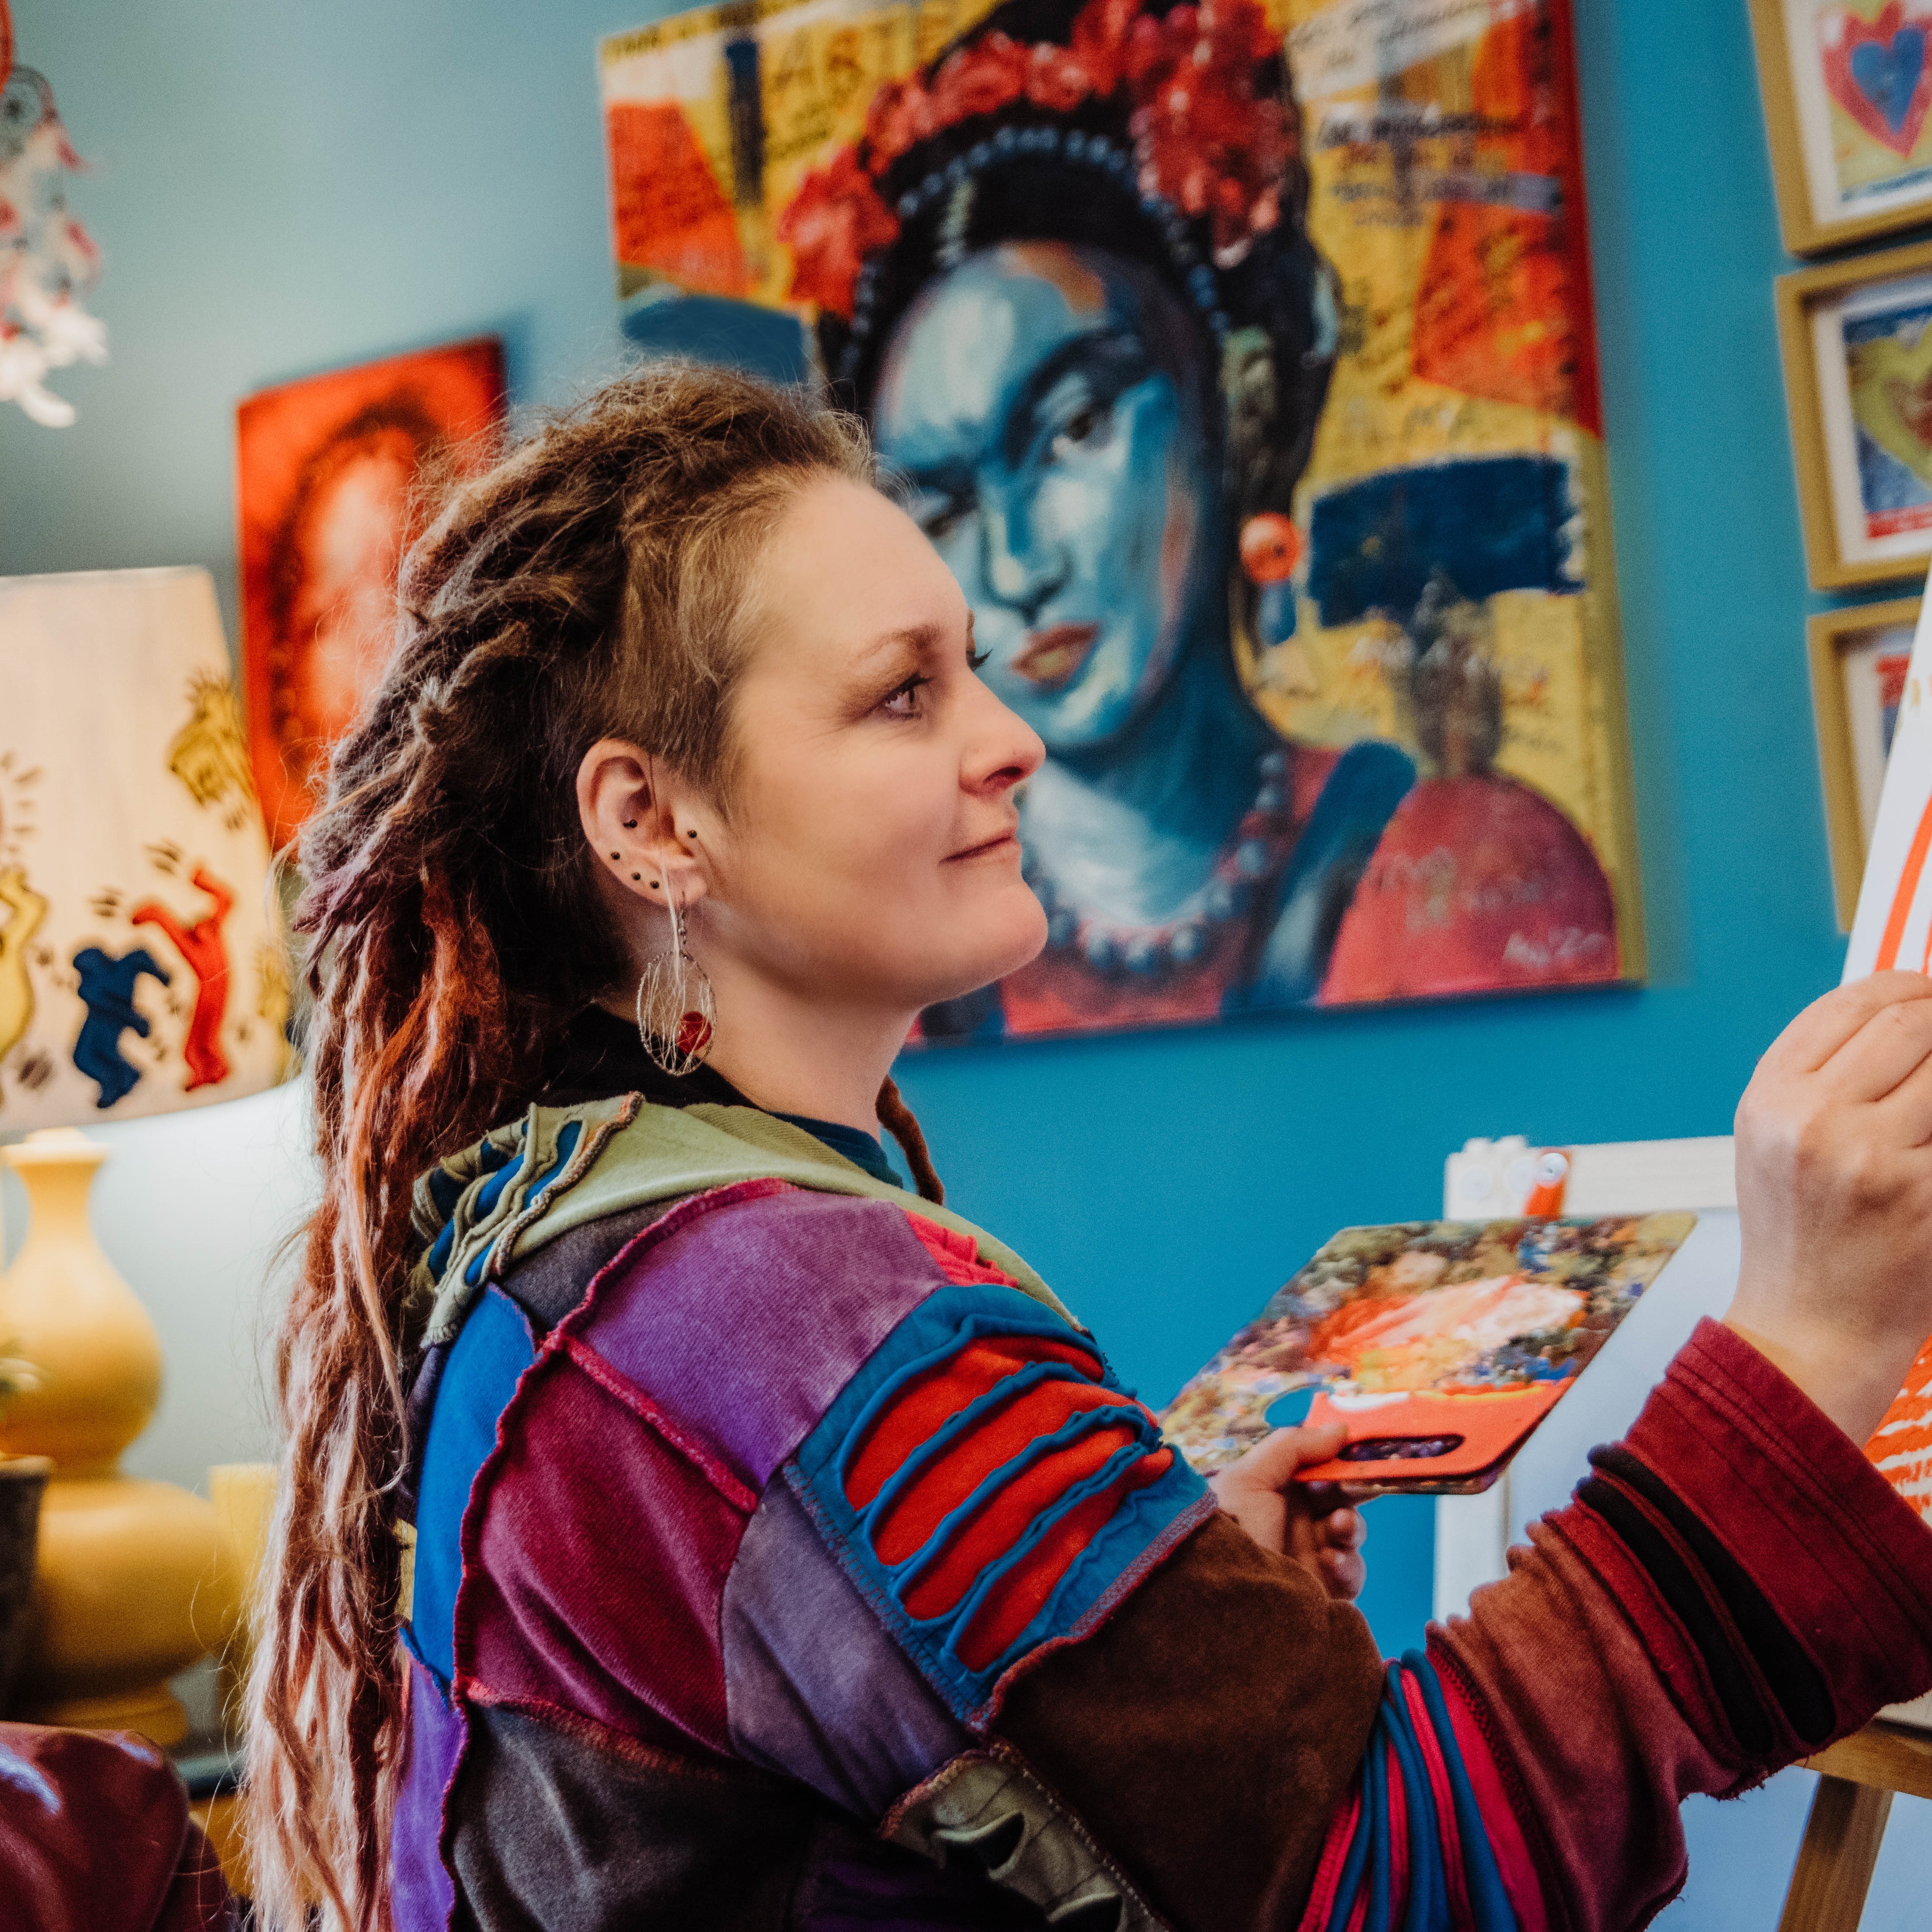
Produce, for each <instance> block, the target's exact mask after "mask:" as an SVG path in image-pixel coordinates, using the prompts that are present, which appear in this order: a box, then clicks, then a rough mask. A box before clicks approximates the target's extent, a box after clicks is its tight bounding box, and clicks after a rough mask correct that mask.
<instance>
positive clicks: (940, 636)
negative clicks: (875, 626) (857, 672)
mask: <svg viewBox="0 0 1932 1932" xmlns="http://www.w3.org/2000/svg"><path fill="white" fill-rule="evenodd" d="M945 641H946V633H945V631H944V628H942V627H941V625H938V624H907V625H902V626H901V628H898V629H897V630H892V631H883V632H882V633H881V634H880V635H879V636H877V637H874V639H873V640H871V643H868V644H867V645H865V646H864V647H863V649H861V650H860V652H859V664H861V665H869V664H871V662H872V661H873V660H874V658H882V657H884V656H885V655H887V653H888V652H894V651H909V652H911V653H912V654H913V656H915V657H924V656H925V655H926V654H927V653H928V652H931V651H935V650H937V649H938V648H939V647H940V646H941V645H942V644H943V643H944V642H945Z"/></svg>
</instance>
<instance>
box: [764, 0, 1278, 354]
mask: <svg viewBox="0 0 1932 1932" xmlns="http://www.w3.org/2000/svg"><path fill="white" fill-rule="evenodd" d="M1280 46H1281V43H1280V39H1279V38H1278V37H1277V36H1276V34H1274V31H1272V30H1271V28H1270V27H1269V26H1268V21H1267V19H1266V17H1265V16H1264V15H1263V13H1262V10H1261V8H1260V7H1259V6H1258V5H1256V4H1255V0H1208V4H1206V5H1202V6H1200V7H1194V6H1180V7H1175V8H1173V9H1172V10H1171V11H1170V12H1169V13H1167V14H1166V16H1165V17H1163V18H1159V19H1157V18H1156V17H1154V16H1153V15H1152V14H1149V13H1142V12H1141V11H1140V10H1139V5H1138V4H1137V0H1088V4H1087V5H1085V7H1082V9H1081V10H1080V12H1079V14H1078V15H1077V16H1076V17H1075V20H1074V23H1073V35H1072V38H1071V40H1070V43H1069V44H1068V45H1067V46H1061V45H1060V43H1058V42H1057V41H1053V40H1040V41H1036V42H1034V43H1031V44H1029V45H1022V43H1020V42H1019V41H1017V40H1013V39H1012V38H1010V37H1009V36H1007V34H1003V33H998V32H995V33H991V34H987V35H986V36H985V37H983V39H981V40H977V41H975V42H974V43H973V44H972V45H971V46H966V47H962V48H960V49H958V50H957V51H956V52H953V53H952V54H950V55H948V56H947V58H946V59H945V60H944V62H941V65H940V66H939V68H938V69H937V71H935V72H934V73H933V74H932V76H931V77H930V80H928V79H927V78H926V77H923V76H921V75H919V74H914V75H913V76H911V77H910V78H908V79H907V80H901V81H896V82H894V83H892V84H891V85H889V86H886V87H883V88H882V89H880V91H879V92H878V94H877V96H876V97H875V98H874V100H873V102H872V106H871V112H870V113H868V115H867V116H866V120H865V138H864V140H863V142H862V143H861V145H859V147H858V148H853V147H851V146H850V145H847V146H844V147H841V148H838V149H836V150H835V151H834V152H833V153H832V155H831V156H830V157H829V159H828V160H826V162H825V163H824V164H823V166H820V167H818V168H816V169H814V170H813V171H812V172H811V174H809V175H807V176H806V178H805V181H804V184H803V185H802V187H800V188H799V191H798V193H797V194H796V196H794V197H793V200H792V202H791V203H790V205H789V206H788V207H787V208H786V210H785V211H784V214H783V215H782V216H781V217H780V218H779V222H778V237H779V239H780V240H781V241H783V242H786V243H787V244H788V245H790V248H791V250H792V257H793V275H792V287H791V293H792V294H793V296H794V297H796V298H797V299H799V300H802V301H805V302H814V303H816V304H817V305H818V306H819V307H820V308H824V309H829V310H831V311H832V312H833V313H834V314H838V315H842V316H845V317H850V314H851V313H852V298H853V289H854V287H855V286H856V283H857V281H858V276H859V268H860V266H862V263H863V261H864V260H865V256H866V255H867V254H869V253H870V252H871V251H872V250H874V249H875V248H883V247H884V246H885V245H886V243H888V242H891V241H893V240H895V239H896V238H897V236H898V221H897V220H896V219H895V217H894V216H893V214H892V211H891V210H890V209H889V208H887V207H886V205H885V203H884V202H883V200H881V199H880V196H879V194H878V191H877V187H875V186H874V183H875V182H876V181H877V178H878V177H879V176H880V175H883V173H884V172H886V169H888V168H889V167H890V166H892V163H894V162H895V161H896V160H898V159H899V158H900V157H901V155H903V154H907V152H909V151H910V150H911V149H912V148H914V147H916V145H918V144H919V142H922V141H924V140H926V139H929V138H930V137H931V136H932V135H934V134H936V133H941V132H943V131H944V130H945V129H947V128H949V127H957V126H959V124H962V122H964V121H971V120H977V119H979V118H982V117H983V116H985V115H992V114H997V113H999V112H1000V110H1001V109H1003V108H1005V107H1010V106H1012V105H1013V104H1014V103H1015V102H1016V101H1021V100H1025V101H1027V102H1028V103H1030V104H1031V105H1033V106H1034V107H1038V108H1040V109H1042V110H1044V111H1045V112H1046V113H1049V114H1055V115H1066V114H1071V113H1073V112H1074V111H1075V110H1076V109H1078V108H1079V107H1080V106H1081V105H1082V104H1083V103H1084V102H1085V101H1089V100H1094V101H1105V100H1107V99H1109V98H1111V97H1112V95H1114V94H1115V92H1116V91H1117V90H1118V89H1119V88H1120V87H1121V85H1122V84H1123V83H1125V84H1126V85H1127V87H1128V89H1129V90H1130V102H1131V109H1130V118H1129V121H1128V128H1129V131H1130V133H1131V135H1132V136H1133V142H1134V151H1135V154H1136V159H1137V160H1139V163H1140V180H1141V185H1142V188H1143V189H1145V190H1148V191H1149V192H1151V193H1157V194H1160V195H1161V196H1163V197H1164V198H1165V199H1167V200H1168V201H1170V202H1172V203H1173V204H1174V205H1175V206H1176V207H1177V208H1180V209H1181V211H1183V212H1184V214H1188V215H1190V216H1193V217H1207V218H1208V219H1209V220H1210V221H1211V224H1212V233H1213V238H1214V254H1215V258H1216V260H1217V261H1219V262H1220V263H1221V264H1222V265H1223V266H1231V265H1232V263H1235V262H1237V261H1238V260H1240V259H1241V256H1242V255H1243V254H1244V253H1245V252H1246V251H1247V248H1248V245H1249V244H1250V242H1253V239H1254V238H1255V237H1256V236H1257V235H1259V234H1262V233H1265V232H1266V231H1267V230H1268V229H1270V228H1272V227H1273V226H1274V224H1275V223H1276V222H1277V220H1279V219H1280V212H1281V201H1280V193H1281V178H1282V175H1283V171H1284V169H1286V166H1287V164H1288V163H1289V160H1291V159H1292V157H1293V153H1294V148H1293V145H1292V137H1291V135H1290V132H1289V124H1288V121H1287V117H1286V115H1285V114H1284V113H1283V110H1282V106H1281V103H1280V101H1278V100H1276V99H1273V98H1261V97H1259V96H1257V95H1256V91H1255V84H1254V70H1255V67H1256V64H1257V63H1258V62H1261V61H1264V60H1265V59H1267V58H1269V57H1270V56H1271V55H1274V54H1275V53H1277V52H1279V51H1280Z"/></svg>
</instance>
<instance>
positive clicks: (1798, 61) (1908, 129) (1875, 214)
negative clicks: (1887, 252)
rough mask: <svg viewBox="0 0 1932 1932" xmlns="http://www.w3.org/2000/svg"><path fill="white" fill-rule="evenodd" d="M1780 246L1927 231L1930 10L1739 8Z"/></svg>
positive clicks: (1802, 5) (1797, 4) (1931, 164)
mask: <svg viewBox="0 0 1932 1932" xmlns="http://www.w3.org/2000/svg"><path fill="white" fill-rule="evenodd" d="M1751 31H1752V34H1753V36H1754V38H1755V39H1756V40H1757V64H1758V78H1759V81H1760V85H1761V86H1762V88H1763V94H1764V118H1765V127H1766V132H1767V133H1769V136H1770V139H1771V161H1772V178H1773V180H1774V181H1775V184H1776V186H1777V190H1778V222H1779V225H1780V226H1781V228H1782V229H1783V230H1784V245H1785V247H1786V248H1788V249H1790V251H1791V252H1792V254H1794V255H1815V254H1819V253H1820V252H1821V251H1823V250H1826V249H1828V248H1843V247H1844V246H1845V245H1846V244H1847V243H1849V242H1865V241H1869V240H1870V239H1872V238H1873V237H1874V236H1879V235H1889V234H1891V233H1895V232H1896V231H1897V230H1898V229H1903V228H1912V227H1915V226H1919V225H1921V224H1922V223H1925V222H1927V221H1932V126H1928V125H1927V121H1926V115H1927V109H1928V108H1932V0H1751Z"/></svg>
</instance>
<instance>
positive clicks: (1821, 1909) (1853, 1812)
mask: <svg viewBox="0 0 1932 1932" xmlns="http://www.w3.org/2000/svg"><path fill="white" fill-rule="evenodd" d="M1890 1815H1891V1793H1890V1792H1889V1791H1880V1790H1877V1789H1876V1788H1875V1787H1873V1786H1871V1785H1869V1784H1852V1783H1850V1782H1849V1781H1848V1780H1846V1779H1845V1778H1832V1777H1829V1776H1826V1777H1821V1778H1820V1779H1819V1781H1818V1790H1817V1796H1815V1797H1814V1798H1813V1799H1812V1800H1811V1817H1809V1818H1808V1819H1807V1820H1806V1821H1805V1842H1804V1843H1802V1845H1800V1846H1799V1848H1798V1863H1797V1865H1796V1868H1795V1869H1794V1870H1793V1872H1792V1874H1791V1889H1790V1891H1787V1893H1786V1894H1784V1915H1783V1916H1782V1917H1781V1918H1780V1919H1779V1920H1778V1932H1858V1916H1859V1915H1860V1913H1861V1912H1863V1911H1864V1909H1865V1893H1866V1891H1867V1890H1868V1889H1869V1888H1870V1885H1871V1876H1872V1867H1873V1866H1874V1865H1876V1864H1877V1863H1878V1848H1879V1841H1880V1840H1881V1839H1882V1838H1883V1837H1884V1836H1885V1820H1886V1819H1887V1817H1889V1816H1890Z"/></svg>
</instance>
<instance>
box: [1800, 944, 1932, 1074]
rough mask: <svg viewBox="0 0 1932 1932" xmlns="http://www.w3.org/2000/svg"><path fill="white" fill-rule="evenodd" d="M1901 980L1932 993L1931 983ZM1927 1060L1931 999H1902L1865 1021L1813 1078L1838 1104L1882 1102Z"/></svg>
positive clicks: (1908, 976) (1930, 1050)
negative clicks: (1820, 1081)
mask: <svg viewBox="0 0 1932 1932" xmlns="http://www.w3.org/2000/svg"><path fill="white" fill-rule="evenodd" d="M1897 977H1900V979H1909V980H1918V975H1917V974H1899V975H1898V976H1897ZM1918 983H1919V984H1920V985H1921V986H1926V987H1927V988H1928V989H1932V980H1918ZM1928 1055H1932V998H1925V997H1922V996H1917V995H1914V996H1909V997H1901V998H1898V999H1897V1000H1894V1001H1888V1003H1887V1004H1885V1005H1884V1006H1882V1007H1878V1008H1876V1010H1873V1012H1872V1013H1870V1014H1868V1015H1867V1017H1866V1019H1865V1022H1864V1025H1862V1026H1861V1027H1860V1028H1858V1031H1857V1032H1856V1033H1855V1034H1852V1037H1851V1038H1850V1039H1849V1040H1846V1042H1845V1043H1844V1044H1843V1046H1841V1047H1840V1048H1839V1049H1838V1051H1837V1052H1835V1054H1833V1055H1832V1057H1831V1058H1830V1059H1829V1061H1826V1063H1825V1064H1824V1065H1823V1067H1820V1069H1819V1070H1818V1076H1819V1077H1820V1079H1823V1080H1824V1081H1826V1082H1827V1083H1828V1084H1829V1086H1830V1088H1831V1090H1832V1092H1833V1093H1834V1094H1836V1095H1838V1096H1839V1097H1841V1098H1843V1099H1844V1100H1851V1101H1859V1100H1867V1101H1870V1100H1883V1099H1884V1098H1885V1096H1886V1095H1887V1094H1890V1093H1891V1092H1892V1091H1894V1089H1895V1088H1897V1086H1898V1085H1899V1084H1900V1082H1901V1081H1903V1080H1906V1079H1909V1077H1910V1076H1911V1075H1912V1073H1914V1072H1915V1070H1917V1069H1918V1067H1921V1066H1922V1065H1923V1064H1924V1062H1925V1060H1926V1058H1927V1056H1928Z"/></svg>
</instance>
